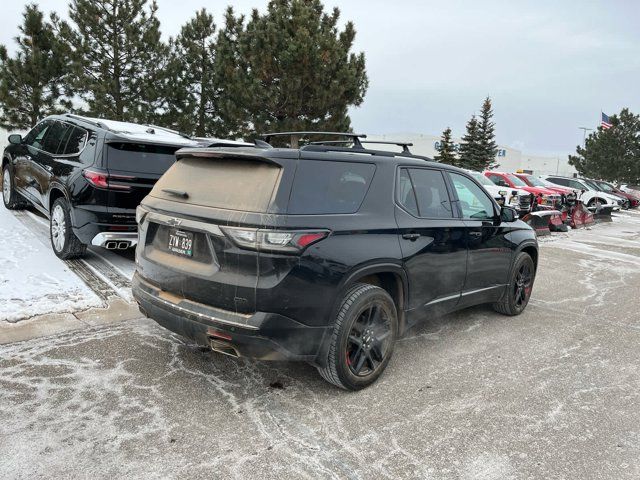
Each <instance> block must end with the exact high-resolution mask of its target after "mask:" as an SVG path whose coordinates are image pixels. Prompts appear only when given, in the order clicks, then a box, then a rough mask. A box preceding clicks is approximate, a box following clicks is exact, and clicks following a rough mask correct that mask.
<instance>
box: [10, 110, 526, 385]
mask: <svg viewBox="0 0 640 480" xmlns="http://www.w3.org/2000/svg"><path fill="white" fill-rule="evenodd" d="M313 134H314V133H313V132H294V133H293V134H292V133H291V132H289V133H286V135H292V138H293V137H294V136H295V137H296V138H298V137H299V136H300V135H305V136H308V135H313ZM274 135H279V134H269V135H267V136H265V137H264V140H263V141H256V142H254V143H244V142H226V141H218V140H210V139H191V138H184V137H183V136H181V135H180V134H178V133H177V132H173V131H170V130H165V129H161V128H158V127H154V126H139V125H133V124H125V123H120V122H109V121H104V120H98V119H92V118H84V117H78V116H74V115H63V116H54V117H49V118H47V119H45V120H44V121H43V122H41V123H40V124H38V125H37V126H36V127H34V129H33V130H32V131H31V132H29V134H27V135H26V136H25V137H24V138H22V137H19V136H12V137H11V145H10V146H9V147H8V148H7V149H6V150H5V153H4V156H3V174H4V178H3V198H4V203H5V205H6V206H7V207H8V208H19V207H22V206H24V205H26V204H27V203H30V204H31V205H33V206H35V207H36V208H37V209H38V210H40V211H42V212H43V213H44V214H45V215H47V216H48V217H49V218H50V224H51V239H52V245H53V248H54V251H55V252H56V254H57V255H58V256H60V257H61V258H72V257H74V256H78V255H80V254H82V252H83V251H84V249H85V248H86V245H87V244H88V243H93V244H98V245H101V246H105V247H107V248H114V246H115V248H123V247H125V246H128V245H132V244H134V243H137V248H136V273H135V276H134V279H133V295H134V297H135V299H136V300H137V302H138V304H139V305H140V309H141V311H142V312H143V313H144V314H145V315H147V316H149V317H151V318H153V319H154V320H156V321H157V322H158V323H159V324H160V325H163V326H165V327H166V328H168V329H170V330H173V331H175V332H177V333H179V334H181V335H183V336H185V337H187V338H189V339H191V340H193V341H195V342H197V343H199V344H203V345H206V346H208V347H210V348H212V349H213V350H215V351H217V352H221V353H224V354H227V355H232V356H237V357H252V358H259V359H265V360H273V359H287V360H299V361H305V362H308V363H310V364H312V365H315V366H316V367H317V368H318V370H319V372H320V374H321V375H322V376H323V378H325V379H326V380H327V381H329V382H331V383H333V384H335V385H337V386H340V387H342V388H346V389H352V390H355V389H360V388H363V387H366V386H367V385H370V384H371V383H373V382H374V381H375V380H376V379H377V378H378V377H379V376H380V375H381V374H382V372H383V371H384V369H385V368H386V366H387V364H388V362H389V360H390V358H391V355H392V353H393V349H394V344H395V341H396V339H397V338H398V337H399V336H400V335H402V334H403V333H404V332H406V331H407V330H408V329H409V328H411V326H413V325H415V324H416V323H417V322H419V321H421V320H423V319H425V318H429V317H430V316H432V315H434V314H443V313H446V312H451V311H454V310H458V309H461V308H465V307H468V306H471V305H477V304H482V303H489V304H491V305H493V308H494V309H495V310H496V311H498V312H500V313H502V314H505V315H518V314H520V313H521V312H522V311H523V310H524V309H525V308H526V306H527V303H528V301H529V298H530V295H531V291H532V287H533V284H534V280H535V275H536V269H537V265H538V245H537V240H536V235H535V233H534V231H533V230H532V229H531V228H530V227H529V226H528V225H527V224H526V223H524V222H522V221H521V220H519V219H518V212H516V210H514V209H513V208H512V207H511V206H510V205H514V206H516V207H519V208H525V207H526V206H525V205H523V203H528V204H529V205H531V203H530V202H522V200H521V195H522V196H523V197H524V194H523V193H522V192H521V191H520V189H513V191H512V192H507V195H508V196H509V195H510V198H509V199H508V200H507V202H506V203H505V204H504V205H502V206H501V205H499V204H498V203H497V202H496V200H495V198H494V197H495V193H496V192H493V193H488V192H487V190H486V189H485V186H484V185H483V183H486V182H485V180H484V178H478V175H477V174H472V173H470V172H467V171H464V170H461V169H458V168H455V167H451V166H447V165H442V164H439V163H434V162H432V161H430V159H428V158H426V157H420V156H417V155H412V154H411V153H410V151H409V149H408V146H407V145H404V146H403V152H401V153H393V152H388V151H381V150H375V149H370V148H365V146H364V145H363V144H364V143H365V141H364V140H363V138H364V136H360V135H355V134H349V133H341V134H332V135H337V136H339V137H340V138H347V139H348V140H349V141H350V142H351V146H347V145H344V144H340V143H335V142H326V143H322V142H320V143H317V142H315V143H311V144H308V145H304V146H301V147H299V148H273V147H272V146H271V145H270V143H269V141H270V139H271V137H273V136H274ZM324 135H325V136H326V134H324ZM292 143H294V142H292ZM485 178H486V177H485ZM514 192H515V193H514ZM497 193H500V192H497ZM501 196H502V195H501ZM516 196H517V200H514V198H513V197H516ZM138 204H140V205H139V206H138V207H137V209H136V210H135V213H134V209H135V207H136V206H137V205H138ZM109 242H111V243H109ZM125 242H126V243H125Z"/></svg>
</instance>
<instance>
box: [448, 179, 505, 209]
mask: <svg viewBox="0 0 640 480" xmlns="http://www.w3.org/2000/svg"><path fill="white" fill-rule="evenodd" d="M450 175H451V180H452V181H453V187H454V188H455V190H456V193H457V194H458V200H459V201H460V208H461V210H462V216H463V217H464V218H473V219H475V220H484V219H488V218H493V216H494V215H495V213H494V203H493V200H491V198H489V197H488V196H487V194H486V193H485V192H484V190H483V189H482V188H481V187H479V186H478V185H477V184H476V183H474V182H473V181H472V180H471V179H469V178H467V177H465V176H462V175H459V174H457V173H450Z"/></svg>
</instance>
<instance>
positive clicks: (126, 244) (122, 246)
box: [118, 242, 131, 250]
mask: <svg viewBox="0 0 640 480" xmlns="http://www.w3.org/2000/svg"><path fill="white" fill-rule="evenodd" d="M130 246H131V242H118V250H126V249H127V248H129V247H130Z"/></svg>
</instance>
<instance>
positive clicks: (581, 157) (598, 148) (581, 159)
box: [569, 108, 640, 184]
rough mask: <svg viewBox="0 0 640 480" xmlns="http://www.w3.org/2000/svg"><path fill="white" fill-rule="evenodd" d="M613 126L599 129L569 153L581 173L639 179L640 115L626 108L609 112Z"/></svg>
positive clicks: (628, 181)
mask: <svg viewBox="0 0 640 480" xmlns="http://www.w3.org/2000/svg"><path fill="white" fill-rule="evenodd" d="M609 118H610V121H611V124H612V125H613V127H611V128H609V129H606V130H605V129H603V128H602V127H598V130H597V131H596V132H594V133H592V134H590V135H589V136H588V137H587V139H586V140H585V145H584V147H582V146H578V147H577V148H576V153H577V155H570V156H569V164H571V165H573V166H574V167H575V168H576V170H578V172H579V173H580V174H581V175H584V176H586V177H592V178H602V179H604V180H610V181H618V182H625V183H633V184H637V183H640V116H638V115H635V114H633V113H632V112H630V111H629V109H628V108H624V109H622V111H621V112H620V113H619V114H618V115H611V116H610V117H609Z"/></svg>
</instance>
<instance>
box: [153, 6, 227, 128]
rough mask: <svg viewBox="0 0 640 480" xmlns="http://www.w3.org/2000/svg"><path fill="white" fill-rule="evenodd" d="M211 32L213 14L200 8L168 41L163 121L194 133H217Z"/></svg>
mask: <svg viewBox="0 0 640 480" xmlns="http://www.w3.org/2000/svg"><path fill="white" fill-rule="evenodd" d="M215 32H216V25H215V23H214V21H213V16H212V15H210V14H209V13H208V12H207V11H206V10H205V9H204V8H203V9H202V10H200V11H198V12H196V15H195V17H194V18H192V19H191V20H189V22H187V24H185V25H184V26H183V27H182V30H181V31H180V34H179V35H178V36H177V37H176V38H175V39H174V40H172V41H171V42H170V43H171V61H170V63H169V67H168V71H169V82H168V84H167V87H168V88H167V111H166V114H165V115H164V119H163V123H165V124H168V125H171V126H172V127H174V128H176V129H178V130H180V131H182V132H186V133H189V134H196V135H198V136H207V135H216V134H220V125H219V123H220V122H219V117H218V108H217V105H216V103H217V99H218V97H219V95H220V88H219V84H218V82H217V81H216V78H215V57H216V51H215V36H214V35H215Z"/></svg>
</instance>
